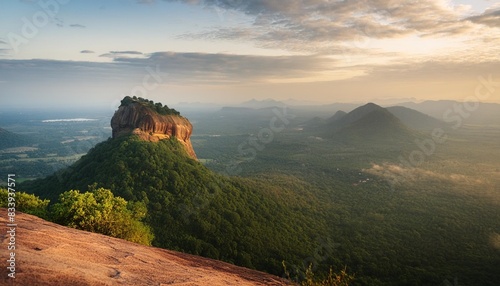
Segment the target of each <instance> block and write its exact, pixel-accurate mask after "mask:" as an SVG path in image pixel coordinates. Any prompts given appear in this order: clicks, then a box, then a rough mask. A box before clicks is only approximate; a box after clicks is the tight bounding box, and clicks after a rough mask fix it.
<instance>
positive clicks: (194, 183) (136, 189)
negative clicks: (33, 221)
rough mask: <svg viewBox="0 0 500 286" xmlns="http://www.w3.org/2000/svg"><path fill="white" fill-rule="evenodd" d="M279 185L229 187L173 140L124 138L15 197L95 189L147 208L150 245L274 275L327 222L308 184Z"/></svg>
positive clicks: (308, 246)
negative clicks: (153, 236)
mask: <svg viewBox="0 0 500 286" xmlns="http://www.w3.org/2000/svg"><path fill="white" fill-rule="evenodd" d="M280 181H281V183H280V184H281V186H277V185H276V184H275V183H272V181H269V180H267V179H265V178H262V179H260V180H247V179H243V178H235V179H229V178H227V177H224V176H221V175H217V174H216V173H214V172H212V171H210V170H208V169H207V168H206V167H204V166H203V165H202V164H200V163H198V162H197V161H195V160H192V159H190V158H189V157H188V156H186V154H185V151H184V148H183V146H182V145H181V144H180V143H179V142H178V141H176V140H175V139H172V140H163V141H160V142H158V143H153V142H144V141H141V140H140V139H139V138H137V137H135V136H130V137H123V138H117V139H109V140H108V141H106V142H103V143H100V144H98V145H97V146H96V147H95V148H93V149H92V150H91V151H90V152H89V153H88V154H87V155H85V156H83V157H82V158H81V159H80V160H79V161H78V162H77V163H76V164H74V165H73V166H72V167H71V168H69V169H66V170H64V171H61V172H59V173H57V174H55V175H53V176H50V177H48V178H47V179H44V180H37V181H30V182H26V183H24V184H23V185H22V189H24V190H29V191H31V192H35V193H36V194H37V195H39V196H41V197H44V198H50V199H52V200H54V199H55V198H57V197H58V196H59V194H61V193H63V192H64V191H65V190H67V189H79V190H84V189H85V188H86V186H88V185H92V184H93V183H94V182H95V183H97V185H98V186H99V187H103V188H107V189H110V190H112V191H113V193H114V194H115V195H116V196H120V197H123V198H125V199H126V200H128V201H133V202H142V203H144V204H145V205H146V206H147V209H148V214H147V216H146V218H145V220H144V221H145V223H146V224H148V225H149V226H150V227H151V228H152V230H153V232H154V235H155V239H154V240H153V245H155V246H159V247H164V248H168V249H174V250H179V251H184V252H189V253H193V254H197V255H202V256H206V257H210V258H215V259H220V260H224V261H228V262H232V263H235V264H238V265H242V266H246V267H250V268H257V269H260V270H265V271H268V272H271V273H275V274H279V275H281V274H282V269H281V261H282V260H283V259H285V260H286V261H289V262H290V263H292V264H294V265H302V264H303V263H304V262H303V261H304V259H306V258H307V257H308V256H309V253H311V252H313V251H314V249H315V248H317V247H319V246H318V237H321V236H322V235H324V234H325V232H324V231H322V229H326V222H325V221H324V220H321V219H317V217H320V213H319V209H317V205H320V204H321V202H319V201H318V200H317V199H314V198H312V197H310V196H308V195H307V188H308V186H307V184H304V183H303V182H301V181H299V180H294V179H293V178H286V179H281V180H280ZM72 195H75V194H73V193H72ZM303 197H308V199H307V200H304V199H303ZM82 207H83V206H82ZM315 216H316V218H315Z"/></svg>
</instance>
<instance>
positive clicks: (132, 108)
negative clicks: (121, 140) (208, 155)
mask: <svg viewBox="0 0 500 286" xmlns="http://www.w3.org/2000/svg"><path fill="white" fill-rule="evenodd" d="M111 128H112V129H113V138H116V137H119V136H122V135H128V134H135V135H138V136H139V137H140V138H141V139H143V140H146V141H152V142H158V141H160V140H165V139H170V138H171V137H176V138H177V140H179V142H180V143H181V144H182V145H184V147H185V149H186V152H187V153H188V154H189V156H190V157H191V158H193V159H196V153H195V152H194V149H193V146H192V144H191V139H190V137H191V133H192V132H193V125H192V124H191V122H189V120H188V119H187V118H185V117H182V116H180V115H161V114H159V113H157V112H156V111H155V110H153V109H152V108H150V107H148V106H146V105H144V104H142V103H140V102H134V103H130V104H128V105H122V106H120V107H119V108H118V110H117V111H116V112H115V114H114V115H113V118H112V119H111Z"/></svg>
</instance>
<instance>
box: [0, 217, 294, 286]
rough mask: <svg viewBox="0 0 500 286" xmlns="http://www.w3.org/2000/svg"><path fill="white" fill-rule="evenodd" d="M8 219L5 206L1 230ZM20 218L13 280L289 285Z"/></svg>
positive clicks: (0, 280) (4, 280) (2, 279)
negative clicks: (16, 259)
mask: <svg viewBox="0 0 500 286" xmlns="http://www.w3.org/2000/svg"><path fill="white" fill-rule="evenodd" d="M6 218H7V211H6V209H4V208H1V209H0V223H1V224H2V225H3V227H2V233H6V231H7V229H6V224H7V219H6ZM16 221H17V224H18V227H17V228H16V257H19V258H20V259H18V261H17V263H16V278H15V282H16V283H15V285H39V286H43V285H50V286H58V285H61V286H66V285H92V286H95V285H290V283H289V282H287V281H285V280H283V279H280V278H278V277H275V276H272V275H269V274H266V273H262V272H257V271H253V270H249V269H245V268H242V267H237V266H234V265H231V264H228V263H224V262H220V261H215V260H211V259H206V258H201V257H198V256H194V255H189V254H183V253H179V252H175V251H169V250H165V249H159V248H154V247H147V246H142V245H139V244H135V243H131V242H128V241H125V240H121V239H117V238H112V237H107V236H104V235H101V234H95V233H89V232H85V231H81V230H76V229H72V228H67V227H64V226H60V225H57V224H54V223H51V222H48V221H45V220H43V219H40V218H38V217H35V216H32V215H28V214H23V213H17V215H16ZM35 238H36V239H35ZM7 244H8V240H7V239H3V240H2V243H1V247H2V248H3V249H7ZM1 253H2V255H1V258H2V261H5V260H7V258H8V257H7V251H2V252H1ZM21 258H22V259H21ZM1 272H2V275H1V276H0V284H2V285H12V284H10V283H9V282H14V279H12V278H9V277H8V276H7V275H6V269H5V268H3V270H2V271H1ZM9 280H10V281H9Z"/></svg>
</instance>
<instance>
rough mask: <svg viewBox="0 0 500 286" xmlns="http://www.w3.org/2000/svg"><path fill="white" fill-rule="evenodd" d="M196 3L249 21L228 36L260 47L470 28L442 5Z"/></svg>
mask: <svg viewBox="0 0 500 286" xmlns="http://www.w3.org/2000/svg"><path fill="white" fill-rule="evenodd" d="M184 2H186V3H192V2H193V1H187V0H185V1H184ZM198 2H199V3H203V4H204V5H205V6H208V7H218V8H219V9H227V10H236V11H239V12H242V13H244V14H246V15H250V16H254V17H255V21H254V23H253V27H252V28H251V29H249V30H248V31H244V32H243V33H242V31H235V32H234V33H232V36H235V35H238V34H239V35H241V36H243V37H245V38H246V37H253V38H254V39H255V40H259V41H265V42H270V41H275V42H280V41H286V40H290V39H294V40H300V41H302V42H303V43H311V41H312V42H316V43H318V42H324V43H326V42H330V43H331V42H332V41H353V40H357V39H359V38H360V37H370V38H376V39H384V38H397V37H401V36H405V35H454V34H460V33H464V32H466V31H468V30H470V28H471V27H470V25H468V24H467V23H463V22H461V21H460V18H461V10H460V9H458V8H455V7H450V6H449V5H447V2H446V1H444V0H438V1H435V0H423V1H393V0H377V1H369V0H361V1H317V0H302V1H301V0H290V1H280V2H278V1H262V0H249V1H219V0H202V1H198ZM225 34H226V35H227V34H228V31H226V32H225ZM219 35H220V34H219Z"/></svg>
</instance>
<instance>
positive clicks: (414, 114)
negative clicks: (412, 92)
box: [386, 106, 446, 130]
mask: <svg viewBox="0 0 500 286" xmlns="http://www.w3.org/2000/svg"><path fill="white" fill-rule="evenodd" d="M386 109H387V110H388V111H389V112H390V113H392V114H394V116H396V117H397V118H399V120H401V122H402V123H403V124H405V125H406V126H408V127H410V128H413V129H420V130H432V129H434V128H444V127H446V123H445V122H444V121H441V120H439V119H436V118H434V117H432V116H429V115H427V114H424V113H422V112H419V111H416V110H413V109H411V108H407V107H404V106H391V107H387V108H386Z"/></svg>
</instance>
